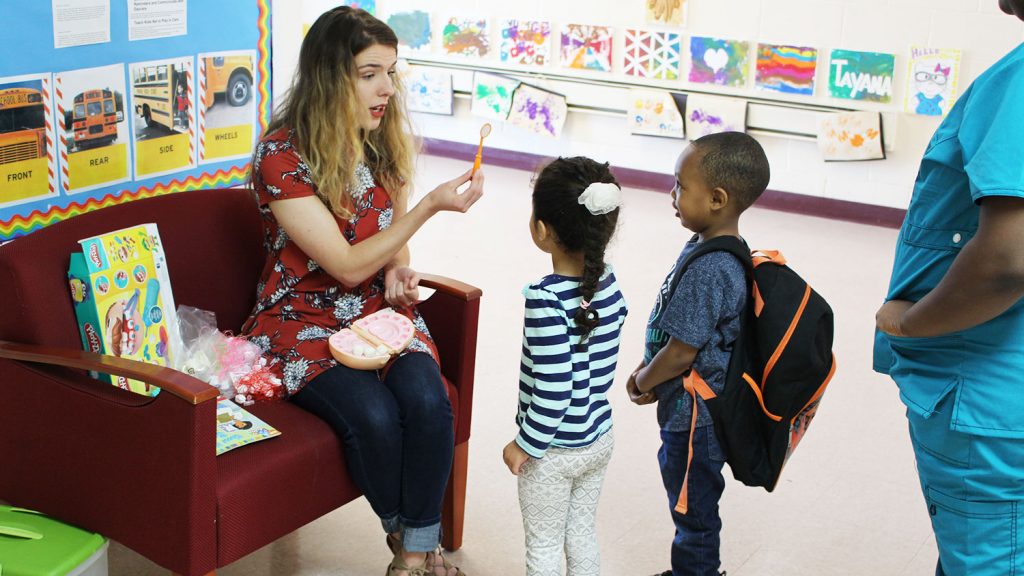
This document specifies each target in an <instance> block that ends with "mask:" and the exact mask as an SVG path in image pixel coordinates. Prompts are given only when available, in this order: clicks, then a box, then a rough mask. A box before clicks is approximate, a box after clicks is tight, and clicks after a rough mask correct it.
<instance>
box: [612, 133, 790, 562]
mask: <svg viewBox="0 0 1024 576" xmlns="http://www.w3.org/2000/svg"><path fill="white" fill-rule="evenodd" d="M769 174H770V172H769V165H768V158H767V157H766V156H765V153H764V150H763V149H762V148H761V146H760V144H758V143H757V141H756V140H754V139H753V138H751V137H750V136H748V135H746V134H743V133H739V132H724V133H720V134H711V135H708V136H704V137H702V138H699V139H697V140H695V141H693V142H692V143H691V144H690V145H689V146H688V147H687V148H686V149H685V150H684V151H683V153H682V154H681V155H680V156H679V159H678V161H677V163H676V168H675V177H676V184H675V187H674V188H673V189H672V203H673V208H675V210H676V216H678V217H679V219H680V221H681V223H682V225H683V226H684V227H685V228H688V229H689V230H691V231H693V232H694V234H695V235H694V237H693V238H692V239H691V240H690V241H689V242H687V243H686V245H685V246H684V247H683V250H682V253H681V254H680V255H679V258H678V259H677V261H676V263H675V265H674V266H673V268H672V271H670V272H669V274H668V276H667V277H666V278H665V282H664V283H663V284H662V286H661V290H660V292H659V294H658V298H657V301H656V303H655V306H654V310H653V311H652V312H651V316H650V319H649V320H648V323H647V337H646V345H645V349H644V359H643V362H642V363H641V365H640V368H639V369H638V370H637V371H636V372H634V373H633V375H632V376H631V377H630V379H629V380H628V382H627V383H626V389H627V391H628V392H629V395H630V398H631V399H632V400H633V402H635V403H637V404H649V403H652V402H654V401H657V402H658V424H659V426H660V427H661V440H662V445H661V448H660V450H659V451H658V462H659V464H660V467H661V475H662V481H663V483H664V486H665V489H666V491H667V492H668V499H669V506H670V509H671V514H672V519H673V521H674V522H675V529H676V530H675V539H674V540H673V542H672V556H671V558H672V570H671V571H666V572H664V573H663V574H662V576H684V575H687V576H689V575H693V576H706V575H709V574H711V575H717V574H719V572H718V569H719V566H720V560H719V544H720V532H721V527H722V521H721V518H720V517H719V514H718V501H719V499H720V498H721V496H722V491H723V490H724V488H725V478H724V477H723V476H722V465H723V464H724V463H725V460H726V454H725V451H724V450H723V447H722V446H721V444H720V443H719V439H718V437H717V435H716V433H715V427H714V426H713V425H712V424H713V421H712V419H711V416H710V413H709V412H708V410H707V409H706V406H705V404H704V400H703V398H702V397H700V398H699V397H698V394H697V393H696V392H695V390H697V389H700V390H705V393H701V394H700V396H707V395H708V394H707V393H706V390H707V389H710V391H711V392H713V393H715V394H720V393H722V391H723V388H724V385H725V380H726V374H727V371H728V368H729V364H730V357H731V354H732V350H733V345H734V343H735V342H736V341H737V338H738V337H739V333H740V327H741V323H742V319H743V314H744V312H745V309H746V303H747V300H748V278H747V270H748V266H747V265H746V264H744V262H742V261H741V260H740V259H739V258H737V256H734V255H733V254H732V253H731V252H730V251H728V250H714V251H711V252H705V253H702V254H700V255H699V256H698V257H697V258H695V259H690V255H691V254H692V253H693V252H694V251H695V250H697V249H699V248H700V247H701V246H702V245H703V244H705V243H707V242H709V241H711V240H712V239H715V238H726V237H733V238H735V239H736V240H738V241H739V242H742V240H741V239H740V238H741V237H740V231H739V218H740V215H741V214H742V213H743V212H744V211H745V210H746V209H747V208H749V207H750V206H751V205H752V204H753V203H754V202H755V201H756V200H757V198H758V197H759V196H760V195H761V193H762V192H763V191H764V190H765V188H766V187H767V186H768V180H769ZM702 252H703V251H702ZM748 260H749V258H748ZM684 264H685V270H683V268H684ZM677 271H682V274H678V275H677ZM677 276H678V277H677ZM680 379H683V380H684V384H683V385H681V384H680ZM694 402H696V404H697V406H696V407H695V406H694Z"/></svg>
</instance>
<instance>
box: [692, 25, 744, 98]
mask: <svg viewBox="0 0 1024 576" xmlns="http://www.w3.org/2000/svg"><path fill="white" fill-rule="evenodd" d="M690 62H691V65H690V82H695V83H698V84H715V85H718V86H732V87H736V88H743V87H746V85H747V82H748V79H749V77H750V72H749V70H750V44H749V43H747V42H740V41H736V40H724V39H721V38H708V37H705V36H693V37H692V38H690Z"/></svg>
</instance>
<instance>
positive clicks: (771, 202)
mask: <svg viewBox="0 0 1024 576" xmlns="http://www.w3.org/2000/svg"><path fill="white" fill-rule="evenodd" d="M423 151H424V152H425V153H427V154H430V155H433V156H442V157H445V158H457V159H461V160H466V161H467V162H471V161H472V160H473V157H474V156H475V155H476V146H475V145H473V144H463V143H461V142H452V141H450V140H440V139H437V138H424V139H423ZM545 160H547V158H546V157H545V156H541V155H539V154H530V153H528V152H516V151H513V150H502V149H498V148H488V149H487V159H486V163H487V164H491V165H494V166H502V167H505V168H515V169H518V170H526V171H530V172H532V171H534V170H536V169H537V167H538V166H540V165H541V164H542V163H543V162H544V161H545ZM612 171H613V172H614V173H615V177H616V178H617V179H618V181H619V182H620V183H621V184H622V185H623V186H629V187H630V188H643V189H645V190H657V191H661V192H665V193H668V192H669V191H670V190H671V189H672V186H673V178H672V176H671V175H670V174H660V173H658V172H648V171H646V170H637V169H635V168H620V167H616V166H613V167H612ZM757 206H758V207H759V208H768V209H770V210H779V211H782V212H793V213H796V214H805V215H808V216H818V217H821V218H831V219H834V220H845V221H848V222H857V223H859V224H871V225H874V226H884V227H886V228H899V227H900V225H902V224H903V216H904V215H905V214H906V211H905V210H902V209H899V208H889V207H886V206H875V205H872V204H862V203H860V202H850V201H847V200H836V199H833V198H822V197H820V196H808V195H806V194H793V193H792V192H778V191H776V190H765V192H764V194H762V195H761V198H760V199H759V200H758V201H757Z"/></svg>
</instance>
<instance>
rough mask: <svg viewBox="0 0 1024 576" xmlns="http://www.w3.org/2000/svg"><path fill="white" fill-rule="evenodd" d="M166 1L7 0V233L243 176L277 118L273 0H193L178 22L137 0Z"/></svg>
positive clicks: (1, 183) (3, 230) (3, 158)
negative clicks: (147, 14) (147, 13)
mask: <svg viewBox="0 0 1024 576" xmlns="http://www.w3.org/2000/svg"><path fill="white" fill-rule="evenodd" d="M166 5H167V3H160V2H152V1H150V0H110V1H109V4H108V3H106V2H104V1H102V0H101V1H88V0H87V1H85V2H81V3H76V2H75V1H73V0H70V1H66V2H62V1H61V0H40V1H37V2H21V1H18V0H0V12H2V13H3V14H5V16H6V17H5V26H4V29H5V30H4V38H5V42H4V44H5V46H6V49H5V50H3V51H0V242H2V241H6V240H11V239H13V238H16V237H18V236H22V235H25V234H28V233H31V232H32V231H34V230H38V229H39V228H42V227H44V226H47V225H49V224H52V223H54V222H57V221H60V220H63V219H65V218H69V217H72V216H76V215H78V214H82V213H85V212H89V211H92V210H96V209H99V208H103V207H106V206H110V205H114V204H119V203H122V202H128V201H131V200H136V199H140V198H147V197H150V196H157V195H160V194H165V193H170V192H180V191H185V190H194V189H201V188H214V187H225V186H234V185H239V184H243V183H244V182H245V181H246V178H247V175H248V167H249V158H250V154H251V152H252V148H253V145H254V143H255V142H256V140H257V139H258V138H259V135H260V134H261V133H262V131H263V130H264V129H265V128H266V126H267V124H268V122H269V119H270V111H271V74H270V20H271V6H270V0H218V1H217V2H199V1H196V0H182V1H181V2H179V3H177V8H178V9H179V11H178V13H177V15H178V16H181V18H180V22H179V24H178V25H176V26H169V25H165V26H164V27H163V28H161V25H160V23H159V20H158V19H156V18H154V19H152V20H151V21H149V22H146V24H147V26H148V27H147V28H140V26H139V24H140V22H141V21H142V20H141V19H140V18H139V10H140V7H141V9H142V10H145V9H147V8H146V7H147V6H148V7H152V8H151V9H154V10H155V9H158V8H160V7H161V6H166ZM133 8H134V10H135V12H134V13H133ZM55 10H56V14H55ZM103 11H105V14H103V16H104V17H103V18H96V17H95V16H96V15H97V14H100V13H102V12H103ZM90 18H91V19H90ZM107 18H108V19H109V26H108V27H107V26H105V22H106V21H107ZM76 19H81V21H83V22H87V24H88V25H89V26H92V27H94V28H100V30H92V29H90V30H87V31H76V30H75V25H74V23H75V21H76ZM69 22H70V24H69ZM84 26H86V24H83V27H84ZM76 34H77V35H78V36H79V37H80V38H81V39H82V40H81V43H74V42H71V43H70V44H71V45H67V44H69V42H68V41H67V40H66V38H67V37H69V36H71V37H74V36H75V35H76ZM130 38H136V39H130ZM58 46H60V47H58Z"/></svg>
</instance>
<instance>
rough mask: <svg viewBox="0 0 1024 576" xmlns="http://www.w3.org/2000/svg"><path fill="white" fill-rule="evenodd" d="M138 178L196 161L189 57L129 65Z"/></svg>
mask: <svg viewBox="0 0 1024 576" xmlns="http://www.w3.org/2000/svg"><path fill="white" fill-rule="evenodd" d="M129 78H130V81H131V85H132V88H131V93H132V104H131V106H132V113H133V125H134V131H135V178H136V180H138V179H141V178H144V177H150V176H159V175H163V174H170V173H172V172H179V171H181V170H185V169H187V168H192V167H194V166H195V165H196V161H195V158H196V150H195V145H196V144H195V143H196V122H195V109H196V106H195V100H196V99H195V82H194V77H193V73H192V58H191V57H183V58H173V59H169V60H158V61H153V62H139V63H135V64H131V65H129Z"/></svg>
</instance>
